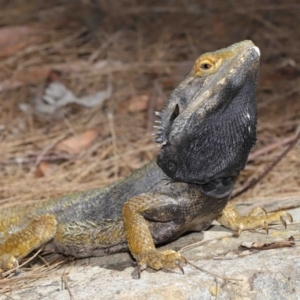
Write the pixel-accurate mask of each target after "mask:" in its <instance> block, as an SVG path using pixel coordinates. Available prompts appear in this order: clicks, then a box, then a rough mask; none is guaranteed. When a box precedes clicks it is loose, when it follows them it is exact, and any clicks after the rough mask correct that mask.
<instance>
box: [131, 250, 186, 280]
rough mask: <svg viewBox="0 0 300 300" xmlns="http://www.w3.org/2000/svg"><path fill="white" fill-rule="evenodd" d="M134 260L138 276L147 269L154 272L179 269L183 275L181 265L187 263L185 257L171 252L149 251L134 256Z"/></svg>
mask: <svg viewBox="0 0 300 300" xmlns="http://www.w3.org/2000/svg"><path fill="white" fill-rule="evenodd" d="M136 260H137V263H138V266H139V275H140V273H141V272H142V271H143V270H145V269H146V268H147V267H150V268H152V269H154V270H160V269H175V268H179V269H180V270H181V272H182V273H183V274H184V270H183V268H182V265H185V264H186V263H187V261H186V258H185V257H183V256H181V254H180V253H178V252H176V251H173V250H165V251H157V250H155V249H154V250H150V251H147V252H143V253H141V254H138V255H136Z"/></svg>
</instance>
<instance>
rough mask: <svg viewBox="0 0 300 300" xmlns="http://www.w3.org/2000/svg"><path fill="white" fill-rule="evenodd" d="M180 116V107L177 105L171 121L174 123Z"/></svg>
mask: <svg viewBox="0 0 300 300" xmlns="http://www.w3.org/2000/svg"><path fill="white" fill-rule="evenodd" d="M178 116H179V105H178V104H176V106H175V109H174V112H173V113H172V115H171V117H170V121H171V122H172V121H174V120H175V119H176V118H177V117H178Z"/></svg>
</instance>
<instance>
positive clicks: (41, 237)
mask: <svg viewBox="0 0 300 300" xmlns="http://www.w3.org/2000/svg"><path fill="white" fill-rule="evenodd" d="M56 224H57V222H56V219H55V217H54V216H53V215H48V214H45V215H41V216H39V217H36V218H34V219H33V220H32V221H30V222H29V223H28V225H27V226H26V227H25V228H24V229H21V230H20V231H18V232H16V233H14V234H12V235H10V236H9V237H8V238H7V240H6V241H5V242H4V243H3V244H2V245H0V272H2V271H3V270H10V269H13V268H16V267H18V260H19V259H21V258H23V257H25V256H26V255H27V254H29V253H30V252H31V251H33V250H34V249H37V248H39V247H40V246H42V245H44V244H45V243H47V242H48V241H49V240H51V239H52V238H53V237H54V235H55V232H56Z"/></svg>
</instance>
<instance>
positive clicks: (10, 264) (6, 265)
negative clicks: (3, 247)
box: [0, 254, 19, 277]
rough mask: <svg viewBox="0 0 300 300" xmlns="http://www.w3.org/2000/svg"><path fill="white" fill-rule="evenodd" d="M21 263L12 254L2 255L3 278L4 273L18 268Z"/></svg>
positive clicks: (0, 257) (0, 268)
mask: <svg viewBox="0 0 300 300" xmlns="http://www.w3.org/2000/svg"><path fill="white" fill-rule="evenodd" d="M18 266H19V262H18V260H17V259H16V258H15V257H14V256H13V255H10V254H2V255H0V275H1V277H2V273H3V272H4V271H7V270H11V269H15V268H18Z"/></svg>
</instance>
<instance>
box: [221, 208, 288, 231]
mask: <svg viewBox="0 0 300 300" xmlns="http://www.w3.org/2000/svg"><path fill="white" fill-rule="evenodd" d="M285 219H288V220H289V221H290V222H293V218H292V216H291V215H290V214H288V213H287V212H286V211H278V212H273V213H267V212H266V211H265V210H264V209H263V208H261V207H256V208H254V209H253V210H252V211H251V212H250V213H249V215H248V216H241V215H239V213H238V212H237V210H236V209H235V208H234V206H233V205H232V204H231V203H228V204H227V205H226V207H225V208H224V209H223V211H222V213H221V215H220V216H219V217H218V218H216V220H217V221H218V222H219V223H220V224H221V225H223V226H225V227H227V228H229V229H232V230H235V231H237V232H238V235H239V234H240V233H241V232H242V231H243V230H249V229H257V228H265V229H266V231H267V232H268V225H269V224H273V223H276V222H281V223H282V224H283V225H284V226H286V221H285Z"/></svg>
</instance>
